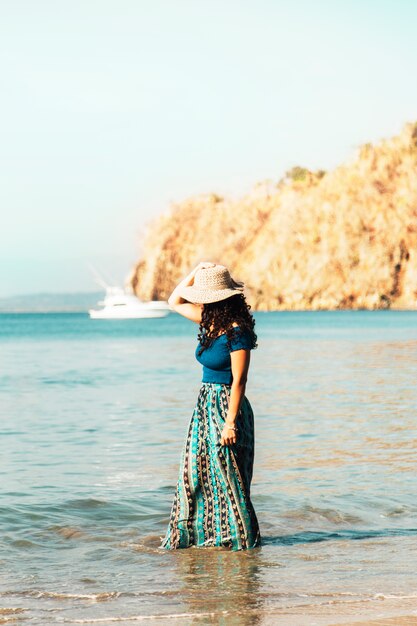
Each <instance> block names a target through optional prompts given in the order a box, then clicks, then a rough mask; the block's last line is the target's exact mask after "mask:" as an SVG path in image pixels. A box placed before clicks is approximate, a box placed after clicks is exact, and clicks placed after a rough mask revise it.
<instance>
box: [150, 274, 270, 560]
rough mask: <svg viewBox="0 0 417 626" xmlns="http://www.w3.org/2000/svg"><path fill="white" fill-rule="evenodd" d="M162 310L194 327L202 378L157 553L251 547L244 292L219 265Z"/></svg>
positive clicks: (191, 278) (180, 289)
mask: <svg viewBox="0 0 417 626" xmlns="http://www.w3.org/2000/svg"><path fill="white" fill-rule="evenodd" d="M168 303H169V305H170V307H171V308H172V309H173V310H174V311H177V313H180V314H181V315H184V316H185V317H187V318H189V319H190V320H192V321H193V322H196V323H197V324H199V325H200V333H199V335H198V340H199V343H198V346H197V349H196V358H197V360H198V361H199V362H200V363H202V365H203V379H202V385H201V388H200V393H199V396H198V399H197V404H196V407H195V409H194V412H193V415H192V418H191V422H190V425H189V429H188V436H187V439H186V442H185V446H184V449H183V452H182V457H181V464H180V472H179V478H178V483H177V488H176V492H175V496H174V502H173V505H172V511H171V519H170V523H169V526H168V530H167V532H166V536H165V538H164V540H163V543H162V546H161V547H163V548H167V549H170V550H174V549H176V548H188V547H190V546H192V545H195V546H198V547H203V546H205V547H207V546H217V547H228V548H230V549H232V550H242V549H248V548H254V547H255V546H258V545H259V544H260V533H259V526H258V521H257V519H256V514H255V511H254V508H253V506H252V503H251V499H250V484H251V480H252V470H253V457H254V425H253V413H252V408H251V406H250V404H249V401H248V399H247V398H246V396H245V386H246V380H247V374H248V369H249V361H250V350H251V349H252V348H255V347H256V340H257V337H256V334H255V332H254V330H253V329H254V325H255V321H254V319H253V317H252V315H251V314H250V311H249V309H250V307H249V306H248V305H247V303H246V301H245V297H244V295H243V285H242V284H241V283H237V282H235V281H234V280H233V279H232V277H231V276H230V274H229V271H228V270H227V269H226V268H225V267H224V266H223V265H216V264H214V263H200V264H199V265H198V266H197V267H196V268H195V269H194V270H193V271H192V272H191V274H189V275H188V276H187V277H186V278H184V280H183V281H181V282H180V283H179V285H178V286H177V287H176V288H175V289H174V291H173V292H172V294H171V296H170V298H169V299H168Z"/></svg>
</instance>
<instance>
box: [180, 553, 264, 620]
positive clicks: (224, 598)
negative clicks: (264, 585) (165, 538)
mask: <svg viewBox="0 0 417 626" xmlns="http://www.w3.org/2000/svg"><path fill="white" fill-rule="evenodd" d="M171 556H172V561H173V562H174V563H175V565H174V577H175V578H176V580H177V581H178V594H179V596H180V597H181V601H182V602H183V603H184V604H185V606H186V608H187V612H188V613H189V614H191V615H199V616H200V619H199V623H201V624H212V623H213V618H215V619H216V622H215V623H216V624H219V626H246V625H249V624H250V625H256V624H259V623H260V621H261V609H262V596H261V595H260V594H259V591H260V584H261V581H260V576H261V569H262V555H261V552H260V550H259V549H254V550H251V551H250V552H245V553H243V552H242V553H236V552H230V551H228V550H222V549H219V550H216V549H210V550H209V553H207V550H204V549H191V550H182V551H181V552H179V553H178V554H173V555H171Z"/></svg>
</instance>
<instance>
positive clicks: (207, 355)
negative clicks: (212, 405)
mask: <svg viewBox="0 0 417 626" xmlns="http://www.w3.org/2000/svg"><path fill="white" fill-rule="evenodd" d="M235 329H236V330H235V336H234V337H233V338H232V339H231V340H230V343H231V345H230V347H229V346H228V345H227V335H226V333H224V334H223V335H219V336H218V337H216V339H215V340H214V341H213V343H212V344H211V346H210V347H209V348H205V350H203V353H202V354H201V355H199V354H198V352H199V350H200V348H201V344H200V342H199V343H198V345H197V348H196V351H195V356H196V359H197V361H199V363H201V364H202V365H203V379H202V382H203V383H224V384H226V385H231V384H232V380H233V376H232V362H231V358H230V353H231V352H233V351H234V350H251V349H252V341H251V335H250V333H249V331H247V330H243V331H242V330H240V328H239V327H238V326H236V327H235Z"/></svg>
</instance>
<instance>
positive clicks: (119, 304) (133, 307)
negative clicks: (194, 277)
mask: <svg viewBox="0 0 417 626" xmlns="http://www.w3.org/2000/svg"><path fill="white" fill-rule="evenodd" d="M97 304H98V305H99V306H100V305H101V306H102V307H103V308H102V309H89V311H88V312H89V314H90V317H91V319H106V320H109V319H118V320H122V319H123V320H125V319H135V318H141V317H166V316H167V315H168V313H169V312H170V308H169V306H168V303H167V302H162V301H159V300H152V301H150V302H142V301H141V300H139V298H138V297H137V296H135V295H134V294H133V293H127V292H126V291H125V290H124V289H122V288H121V287H106V295H105V297H104V299H103V300H100V301H99V302H98V303H97Z"/></svg>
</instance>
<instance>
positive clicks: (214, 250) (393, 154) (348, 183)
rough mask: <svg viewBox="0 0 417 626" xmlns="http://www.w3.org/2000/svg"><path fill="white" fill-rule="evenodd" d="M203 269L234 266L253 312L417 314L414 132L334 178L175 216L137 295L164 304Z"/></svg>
mask: <svg viewBox="0 0 417 626" xmlns="http://www.w3.org/2000/svg"><path fill="white" fill-rule="evenodd" d="M200 260H210V261H215V262H218V263H223V264H225V265H228V266H229V267H230V268H231V269H232V271H233V274H234V275H235V276H236V278H239V279H241V280H243V281H244V282H245V283H246V286H247V291H248V295H249V299H250V302H251V303H252V304H253V306H254V308H257V309H267V310H271V309H335V308H357V307H359V308H371V309H373V308H386V307H390V306H393V307H399V308H404V307H410V308H414V307H415V306H416V305H417V124H407V125H406V126H405V127H404V129H403V131H402V133H401V134H400V135H398V136H397V137H394V138H392V139H389V140H384V141H382V142H380V143H379V144H377V145H376V146H372V145H371V144H366V145H365V146H363V147H362V148H361V149H360V150H359V154H358V155H357V157H356V158H355V159H354V160H352V162H351V163H348V164H346V165H342V166H340V167H338V168H336V169H335V170H334V171H332V172H328V173H324V172H323V171H319V172H316V173H313V172H309V171H308V170H306V169H305V168H293V170H290V172H288V173H287V175H286V176H285V177H284V179H282V180H281V181H280V182H279V183H277V184H272V183H271V182H269V183H263V184H260V185H257V186H256V187H255V189H254V190H253V191H252V192H251V193H250V194H248V195H246V196H244V197H243V198H241V199H239V200H237V201H233V200H228V199H223V198H220V197H219V196H217V195H215V194H210V195H204V196H199V197H197V198H191V199H188V200H186V201H184V202H182V203H180V204H178V205H175V206H173V207H171V209H170V210H169V211H168V212H167V213H166V214H165V215H162V216H161V217H159V218H158V219H157V220H156V221H155V222H154V223H153V224H151V226H150V227H149V229H148V232H147V235H146V238H145V242H144V254H143V259H142V260H141V261H140V262H139V263H138V264H137V266H136V268H135V270H134V273H133V279H132V285H133V287H134V289H135V291H136V292H137V293H138V295H139V296H140V297H141V298H143V299H166V298H167V297H168V296H169V294H170V292H171V291H172V289H173V287H174V286H175V284H176V283H177V282H178V281H179V280H180V279H181V278H182V276H183V275H185V274H186V273H187V272H188V271H189V270H190V269H191V267H192V266H193V265H195V264H196V263H198V262H199V261H200Z"/></svg>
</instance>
